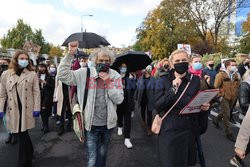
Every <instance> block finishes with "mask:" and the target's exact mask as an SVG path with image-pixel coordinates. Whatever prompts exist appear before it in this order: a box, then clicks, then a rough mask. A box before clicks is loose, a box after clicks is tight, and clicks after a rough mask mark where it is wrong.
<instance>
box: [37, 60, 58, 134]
mask: <svg viewBox="0 0 250 167" xmlns="http://www.w3.org/2000/svg"><path fill="white" fill-rule="evenodd" d="M38 78H39V87H40V90H41V109H42V110H41V117H42V122H43V128H42V131H43V133H44V134H45V133H47V132H48V131H49V116H50V115H51V110H52V104H53V93H54V88H55V80H54V79H53V78H52V76H51V75H50V74H49V72H48V70H47V66H46V65H45V64H39V65H38Z"/></svg>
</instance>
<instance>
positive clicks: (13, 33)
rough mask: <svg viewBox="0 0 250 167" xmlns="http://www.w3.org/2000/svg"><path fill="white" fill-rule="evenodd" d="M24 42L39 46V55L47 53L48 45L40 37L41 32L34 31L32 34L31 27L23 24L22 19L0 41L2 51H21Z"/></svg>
mask: <svg viewBox="0 0 250 167" xmlns="http://www.w3.org/2000/svg"><path fill="white" fill-rule="evenodd" d="M26 41H32V42H33V43H35V44H37V45H39V46H41V50H40V53H42V54H43V53H49V44H48V43H47V42H46V41H45V38H44V37H43V35H42V30H41V29H39V30H36V29H35V31H34V32H33V31H32V28H31V26H30V25H28V24H26V23H24V21H23V20H22V19H19V20H18V21H17V25H16V26H15V27H13V28H12V29H11V30H8V33H7V35H4V37H3V38H2V39H1V40H0V42H1V45H2V47H3V48H4V49H7V48H14V49H22V48H23V45H24V43H25V42H26Z"/></svg>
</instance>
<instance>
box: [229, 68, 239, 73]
mask: <svg viewBox="0 0 250 167" xmlns="http://www.w3.org/2000/svg"><path fill="white" fill-rule="evenodd" d="M237 70H238V69H237V67H236V66H232V67H231V69H230V71H231V73H234V72H236V71H237Z"/></svg>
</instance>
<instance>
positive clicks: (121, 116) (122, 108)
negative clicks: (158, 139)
mask: <svg viewBox="0 0 250 167" xmlns="http://www.w3.org/2000/svg"><path fill="white" fill-rule="evenodd" d="M119 72H120V75H121V77H122V83H123V85H124V87H123V91H124V100H123V102H122V103H121V104H119V105H117V110H116V113H117V116H118V120H117V124H118V132H117V134H118V135H119V136H121V135H123V131H124V138H125V139H124V145H125V146H126V147H127V148H128V149H131V148H133V145H132V143H131V140H130V132H131V108H130V107H131V103H132V100H133V99H134V98H133V92H132V91H133V90H134V89H135V86H136V83H135V80H133V79H132V78H129V70H128V68H127V65H126V64H125V63H122V64H121V66H120V68H119ZM131 83H132V84H131Z"/></svg>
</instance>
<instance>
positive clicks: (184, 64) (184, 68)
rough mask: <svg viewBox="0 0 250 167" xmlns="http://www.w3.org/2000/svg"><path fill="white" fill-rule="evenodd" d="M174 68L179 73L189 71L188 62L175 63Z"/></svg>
mask: <svg viewBox="0 0 250 167" xmlns="http://www.w3.org/2000/svg"><path fill="white" fill-rule="evenodd" d="M174 70H175V71H176V72H177V73H178V74H184V73H185V72H187V71H188V62H182V63H177V64H174Z"/></svg>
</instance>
